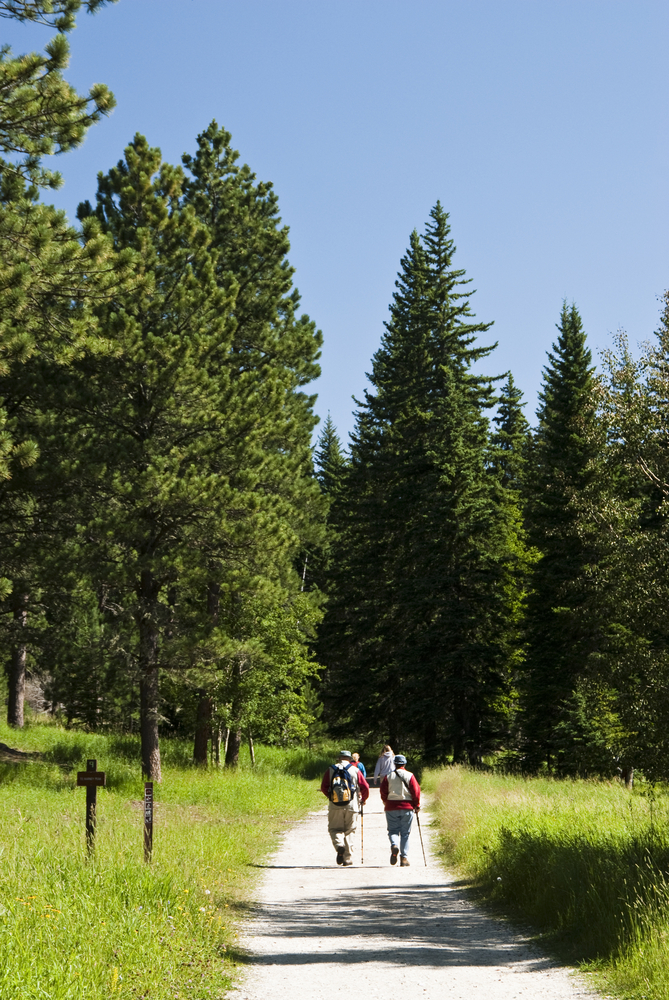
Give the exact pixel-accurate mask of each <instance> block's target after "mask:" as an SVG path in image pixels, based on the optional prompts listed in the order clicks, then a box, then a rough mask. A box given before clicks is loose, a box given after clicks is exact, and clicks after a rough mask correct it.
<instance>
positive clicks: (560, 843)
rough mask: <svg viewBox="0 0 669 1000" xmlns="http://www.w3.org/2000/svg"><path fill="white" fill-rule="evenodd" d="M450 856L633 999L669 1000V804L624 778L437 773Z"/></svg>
mask: <svg viewBox="0 0 669 1000" xmlns="http://www.w3.org/2000/svg"><path fill="white" fill-rule="evenodd" d="M426 784H427V787H428V788H430V789H431V790H432V791H433V792H434V793H435V797H436V807H437V817H438V823H439V827H440V835H441V844H442V848H443V852H444V854H445V856H446V858H447V859H448V861H449V863H451V864H454V865H455V866H457V868H458V869H459V870H460V871H461V872H462V873H463V874H465V875H466V876H468V877H469V878H470V879H472V880H473V881H474V882H475V884H477V885H478V886H479V887H480V888H481V889H482V890H483V891H484V893H485V895H486V896H487V898H488V899H489V900H490V901H491V902H492V903H494V904H498V905H500V906H501V907H503V908H504V909H505V910H506V911H507V912H509V913H510V914H512V915H513V916H516V917H519V918H521V919H523V920H524V921H526V922H529V923H531V924H533V925H534V926H535V927H537V928H538V929H540V930H541V931H543V932H544V934H545V936H546V939H547V942H548V943H549V944H550V945H551V946H552V947H553V948H554V949H555V950H556V951H557V952H558V953H560V954H561V955H562V956H563V957H565V958H568V959H570V960H572V961H578V962H582V963H586V967H587V968H589V969H590V970H592V971H594V972H595V974H596V977H597V979H598V981H599V982H600V983H601V984H602V985H603V986H605V987H606V988H607V989H608V990H609V991H613V992H615V993H616V994H617V995H618V996H621V997H625V998H629V1000H642V998H643V1000H669V947H668V945H669V933H668V931H669V881H668V875H669V798H668V796H667V794H666V793H665V792H662V793H656V792H655V791H654V790H652V789H644V790H642V791H641V792H635V793H630V792H629V791H627V790H626V789H625V788H623V787H622V786H621V785H620V784H619V783H618V782H611V783H608V782H590V781H570V782H566V781H560V782H558V781H551V780H549V779H529V780H525V779H522V778H516V777H503V776H500V775H494V774H484V773H478V772H472V771H468V770H466V769H463V768H456V767H453V768H448V769H446V770H443V771H440V772H431V773H430V774H429V776H428V777H427V782H426Z"/></svg>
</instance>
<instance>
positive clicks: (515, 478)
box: [490, 372, 530, 492]
mask: <svg viewBox="0 0 669 1000" xmlns="http://www.w3.org/2000/svg"><path fill="white" fill-rule="evenodd" d="M522 398H523V393H522V391H521V390H520V389H519V388H518V387H517V386H516V384H515V382H514V380H513V375H512V374H511V372H508V373H507V379H506V382H505V384H504V385H503V386H502V391H501V392H500V397H499V403H498V406H497V413H496V415H495V416H494V417H493V423H495V424H496V425H497V429H496V431H495V432H494V433H493V434H492V436H491V439H490V444H491V461H492V464H493V465H494V467H495V468H496V469H497V471H498V472H499V475H500V477H501V481H502V484H503V485H504V486H505V487H506V488H508V489H512V490H515V491H517V492H520V491H521V490H522V489H523V484H524V478H525V469H526V466H527V450H528V445H529V438H530V426H529V424H528V422H527V420H526V418H525V415H524V413H523V407H524V406H525V404H524V403H523V402H522Z"/></svg>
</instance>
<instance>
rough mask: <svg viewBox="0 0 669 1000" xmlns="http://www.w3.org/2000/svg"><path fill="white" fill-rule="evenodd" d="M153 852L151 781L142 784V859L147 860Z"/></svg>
mask: <svg viewBox="0 0 669 1000" xmlns="http://www.w3.org/2000/svg"><path fill="white" fill-rule="evenodd" d="M152 852H153V782H152V781H147V782H146V783H145V785H144V860H145V861H146V862H149V861H150V860H151V854H152Z"/></svg>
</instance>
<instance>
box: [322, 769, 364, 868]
mask: <svg viewBox="0 0 669 1000" xmlns="http://www.w3.org/2000/svg"><path fill="white" fill-rule="evenodd" d="M321 791H322V793H323V795H324V796H325V797H326V799H327V800H328V833H329V834H330V837H331V839H332V844H333V846H334V849H335V851H336V852H337V864H338V865H345V866H346V867H348V866H349V865H352V864H353V858H352V854H353V838H354V836H355V831H356V829H357V826H358V812H359V811H360V807H361V806H364V804H365V802H366V801H367V797H368V795H369V785H368V784H367V780H366V779H365V778H364V777H363V776H362V774H361V773H360V771H359V770H358V768H357V767H356V766H355V764H354V763H353V756H352V754H351V752H350V751H349V750H340V751H339V760H338V761H337V763H336V764H332V765H331V766H330V767H329V768H328V769H327V771H326V772H325V774H324V775H323V780H322V782H321Z"/></svg>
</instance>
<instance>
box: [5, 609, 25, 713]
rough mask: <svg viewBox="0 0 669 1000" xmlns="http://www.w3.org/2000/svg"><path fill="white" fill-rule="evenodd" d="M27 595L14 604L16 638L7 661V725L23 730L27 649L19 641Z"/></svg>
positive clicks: (23, 625)
mask: <svg viewBox="0 0 669 1000" xmlns="http://www.w3.org/2000/svg"><path fill="white" fill-rule="evenodd" d="M27 605H28V595H27V594H19V595H18V596H17V598H16V602H15V604H14V622H15V623H16V630H17V633H18V635H17V637H16V641H15V643H14V647H13V649H12V655H11V659H10V661H9V697H8V699H7V723H8V725H10V726H13V727H14V728H15V729H22V728H23V721H24V719H23V701H24V697H25V691H26V662H27V659H28V647H27V646H26V644H25V643H24V642H21V641H19V640H20V633H21V631H22V630H23V629H24V628H25V627H26V625H27V623H28V607H27Z"/></svg>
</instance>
